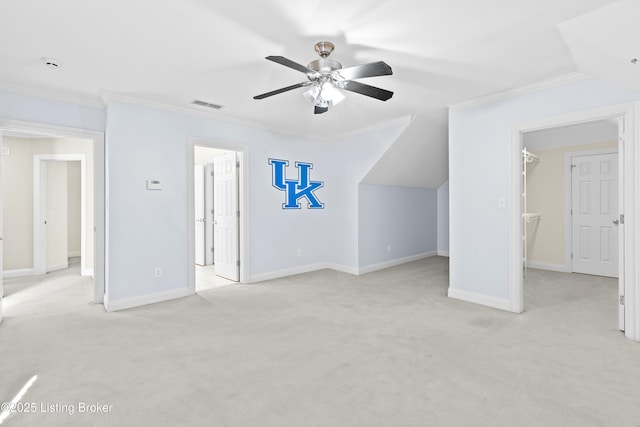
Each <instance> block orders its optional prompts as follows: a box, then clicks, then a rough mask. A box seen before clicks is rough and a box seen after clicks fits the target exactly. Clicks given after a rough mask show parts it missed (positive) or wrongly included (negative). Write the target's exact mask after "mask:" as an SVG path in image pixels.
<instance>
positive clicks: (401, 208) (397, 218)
mask: <svg viewBox="0 0 640 427" xmlns="http://www.w3.org/2000/svg"><path fill="white" fill-rule="evenodd" d="M358 199H359V215H358V216H359V224H358V236H359V237H358V247H359V266H360V267H361V268H362V267H367V266H372V265H376V264H382V263H385V262H388V261H392V260H397V259H402V258H408V257H413V256H419V255H426V254H430V255H433V254H434V252H435V251H436V249H437V219H436V216H437V207H436V205H437V195H436V190H432V189H428V188H413V187H397V186H387V185H372V184H360V187H359V195H358ZM389 246H390V247H391V251H389V250H388V248H389Z"/></svg>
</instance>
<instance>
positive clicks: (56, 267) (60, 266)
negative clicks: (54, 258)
mask: <svg viewBox="0 0 640 427" xmlns="http://www.w3.org/2000/svg"><path fill="white" fill-rule="evenodd" d="M67 268H69V263H68V262H64V263H62V264H56V265H49V266H47V273H52V272H54V271H58V270H64V269H67Z"/></svg>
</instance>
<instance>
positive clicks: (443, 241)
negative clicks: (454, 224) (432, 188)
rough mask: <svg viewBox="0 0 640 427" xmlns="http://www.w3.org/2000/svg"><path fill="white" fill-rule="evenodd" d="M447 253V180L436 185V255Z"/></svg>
mask: <svg viewBox="0 0 640 427" xmlns="http://www.w3.org/2000/svg"><path fill="white" fill-rule="evenodd" d="M448 254H449V181H447V182H445V183H444V184H442V185H441V186H440V187H438V255H443V256H447V255H448Z"/></svg>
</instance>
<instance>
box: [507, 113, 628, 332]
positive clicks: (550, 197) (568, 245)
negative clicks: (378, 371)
mask: <svg viewBox="0 0 640 427" xmlns="http://www.w3.org/2000/svg"><path fill="white" fill-rule="evenodd" d="M635 117H636V111H635V107H634V106H629V105H624V106H614V107H610V108H605V109H600V110H596V111H590V112H583V113H576V114H572V115H568V116H565V117H558V118H552V119H547V120H542V121H539V122H536V123H531V124H526V125H523V126H521V127H519V128H517V129H514V133H513V138H512V143H514V145H513V146H512V147H513V148H515V149H516V150H517V151H518V152H517V153H515V152H514V151H515V150H514V151H512V158H511V161H512V163H511V164H512V171H513V175H512V176H513V177H514V179H513V181H512V182H513V184H514V185H513V186H512V190H511V194H512V196H515V197H514V199H515V200H520V203H514V204H512V210H511V212H512V215H511V216H510V218H511V220H510V223H511V244H512V252H511V254H512V257H511V264H510V265H511V277H512V281H511V302H512V305H513V311H515V312H522V311H523V310H524V309H525V308H526V307H525V304H524V302H523V284H525V283H526V281H527V279H526V277H527V267H534V268H538V269H543V270H550V271H554V272H562V273H566V274H576V273H586V272H587V271H584V270H583V269H582V267H580V266H579V265H578V264H579V262H578V263H574V262H573V260H575V259H576V258H580V257H583V258H588V256H586V255H589V256H591V257H592V258H597V259H598V260H604V261H607V262H608V263H609V266H608V267H609V270H608V271H607V272H605V271H604V270H602V266H600V267H598V268H599V269H600V270H598V269H596V270H590V271H589V274H590V275H591V276H590V277H598V276H593V275H594V274H602V277H603V280H613V285H612V286H613V287H614V288H615V287H617V293H618V297H619V298H618V301H619V303H618V327H619V329H620V330H623V331H624V332H625V335H626V336H627V337H629V338H631V339H637V338H636V330H637V328H636V316H635V312H636V301H635V295H636V289H635V281H634V280H632V278H634V277H635V268H634V264H633V263H630V262H629V260H635V258H636V256H637V254H636V253H635V249H634V248H633V247H632V246H631V245H632V242H633V244H635V236H633V235H632V234H633V233H632V228H631V227H630V225H631V224H630V222H629V221H627V223H626V224H624V223H622V222H621V221H620V218H622V216H621V215H624V214H626V215H627V217H629V216H631V217H632V218H634V219H635V210H634V207H633V201H634V199H635V198H636V197H635V192H636V188H635V184H631V185H630V184H629V177H633V176H634V175H633V174H634V173H635V172H634V171H635V167H634V165H635V162H636V159H635V156H634V155H635V153H636V151H635V143H636V135H635V123H636V122H635ZM596 127H600V128H602V129H608V130H607V132H608V133H607V134H606V136H605V137H604V138H603V139H601V140H600V141H594V140H593V137H598V136H597V135H596V134H597V132H596V131H594V129H595V128H596ZM580 129H581V130H582V131H580ZM570 131H573V133H574V136H577V138H579V139H582V141H583V144H574V145H572V146H571V145H570V143H569V141H571V138H568V137H567V135H568V132H570ZM545 133H546V134H547V136H548V135H550V134H552V133H556V134H557V136H559V135H562V137H561V139H562V140H563V141H564V142H563V143H562V144H564V145H562V144H561V146H560V147H558V146H556V147H549V146H547V147H537V148H536V149H537V151H538V152H536V149H531V146H532V145H535V139H536V138H535V137H536V136H543V134H545ZM574 140H575V138H574ZM585 142H586V143H585ZM523 150H524V151H523ZM545 150H547V151H548V153H545ZM554 151H555V153H553V152H554ZM527 152H529V153H531V154H533V156H535V157H536V160H535V161H532V162H531V163H532V164H533V166H527V165H526V162H524V161H523V158H524V156H526V155H527ZM549 153H552V154H555V155H554V156H548V155H546V154H549ZM537 154H545V155H544V156H538V155H537ZM516 156H517V157H516ZM544 157H547V159H550V161H549V162H545V159H544ZM516 158H517V170H516V168H515V165H516ZM538 162H539V163H538ZM612 162H613V163H612ZM544 163H547V166H546V167H541V165H543V164H544ZM549 163H555V164H556V165H559V166H558V167H559V168H561V169H558V170H560V171H561V172H560V178H559V179H556V180H555V183H552V184H551V183H549V182H548V181H549V180H550V179H551V178H550V176H551V175H553V174H551V173H549V171H548V169H545V168H548V167H550V165H549ZM572 166H573V167H572ZM581 166H582V174H581V173H580V171H573V172H572V169H574V170H575V169H578V168H580V167H581ZM537 168H540V169H537ZM543 169H544V170H543ZM594 169H597V173H596V175H598V176H596V177H593V176H592V177H591V178H589V179H586V178H585V177H587V175H589V174H591V175H593V173H587V172H589V171H593V170H594ZM536 174H537V175H538V179H539V180H541V181H544V180H546V181H547V184H546V186H543V187H541V188H544V190H543V191H541V192H540V194H539V195H538V197H539V198H540V199H541V200H542V199H546V203H547V205H546V206H547V207H546V208H545V207H544V206H545V204H544V203H543V202H544V200H542V201H541V200H538V201H536V202H534V204H533V205H532V204H531V202H532V200H531V198H530V197H531V192H530V190H531V188H532V182H531V181H529V180H528V179H527V178H529V177H535V176H536ZM572 174H573V176H574V178H573V179H572ZM614 175H615V177H614ZM578 176H581V178H578V179H576V178H575V177H578ZM556 177H557V174H556ZM583 178H584V179H583ZM614 178H615V179H614ZM614 181H618V182H617V183H615V182H614ZM614 183H615V184H617V187H618V190H617V191H615V192H613V191H612V189H613V187H612V185H613V184H614ZM605 184H606V185H605ZM625 184H626V185H625ZM533 185H534V186H535V184H533ZM593 185H596V186H597V187H598V188H597V189H596V190H594V191H588V190H589V188H590V187H592V186H593ZM576 187H577V188H576ZM534 188H535V187H534ZM554 194H555V195H554ZM572 195H573V196H572ZM588 202H589V203H591V205H589V203H588ZM539 203H541V204H539ZM554 205H555V206H556V207H557V206H561V207H562V209H561V211H560V213H558V212H557V211H556V212H553V211H552V210H550V209H549V207H548V206H554ZM540 206H542V207H540ZM595 210H597V211H598V215H592V218H591V219H592V220H593V219H594V218H596V217H600V218H597V219H598V220H601V221H604V222H602V223H601V224H598V223H591V224H588V223H583V224H580V222H579V221H578V220H577V219H576V218H578V217H580V216H581V215H582V214H583V213H585V212H587V211H595ZM538 211H539V212H538ZM545 211H546V212H545ZM576 211H577V212H576ZM600 214H602V215H600ZM531 217H534V218H535V219H533V220H532V218H531ZM558 217H559V218H558ZM554 218H555V219H554ZM553 223H555V224H561V227H560V228H558V227H556V228H554V227H552V226H551V225H552V224H553ZM634 223H635V221H634ZM543 230H545V232H546V233H547V234H554V236H555V240H548V239H544V238H543V234H544V232H543ZM515 233H518V235H517V237H516V236H515ZM616 239H617V242H616ZM542 240H546V241H547V244H546V247H547V248H548V249H547V250H538V254H536V253H535V252H536V249H535V248H534V247H535V246H538V249H540V248H541V247H545V244H541V241H542ZM596 240H600V241H603V242H604V243H605V244H602V245H600V244H599V242H598V244H597V245H594V243H595V241H596ZM550 241H552V242H553V243H548V242H550ZM532 244H533V247H532ZM581 252H582V253H581ZM543 253H544V254H545V255H547V258H546V259H543V258H542V257H541V255H542V254H543ZM514 254H515V256H517V257H518V258H517V259H516V258H515V257H514ZM536 255H537V258H536ZM616 257H617V261H616ZM572 258H573V259H572ZM612 264H616V265H615V266H612ZM612 267H613V268H612ZM523 269H524V270H523ZM605 276H614V278H613V279H605ZM615 276H617V277H618V278H617V280H616V279H615ZM585 277H586V276H585ZM630 279H631V280H630ZM625 284H629V286H625ZM614 290H615V289H614ZM625 294H627V296H628V295H629V294H632V295H633V296H634V298H633V299H632V301H629V300H627V301H626V302H627V304H625ZM630 302H631V304H630ZM612 322H615V320H613V319H612ZM611 326H612V325H611Z"/></svg>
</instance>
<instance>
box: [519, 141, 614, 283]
mask: <svg viewBox="0 0 640 427" xmlns="http://www.w3.org/2000/svg"><path fill="white" fill-rule="evenodd" d="M613 153H615V154H618V147H609V148H601V149H596V150H583V151H569V152H566V153H564V163H563V166H564V171H563V179H564V183H563V184H564V212H563V218H564V269H565V271H566V272H567V273H571V272H573V260H572V259H571V251H572V249H573V235H572V230H573V228H572V227H573V224H572V218H571V204H572V203H571V194H572V181H571V163H572V162H573V158H574V157H582V156H595V155H599V154H613ZM618 160H619V161H620V159H618ZM621 188H622V183H618V194H620V193H621V191H620V189H621ZM618 256H621V255H620V254H618ZM528 264H529V265H531V263H528Z"/></svg>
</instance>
